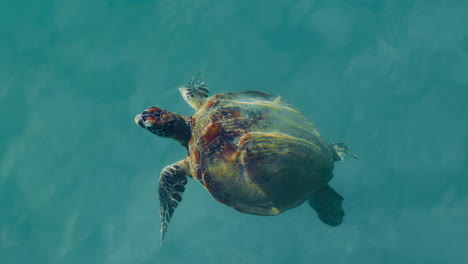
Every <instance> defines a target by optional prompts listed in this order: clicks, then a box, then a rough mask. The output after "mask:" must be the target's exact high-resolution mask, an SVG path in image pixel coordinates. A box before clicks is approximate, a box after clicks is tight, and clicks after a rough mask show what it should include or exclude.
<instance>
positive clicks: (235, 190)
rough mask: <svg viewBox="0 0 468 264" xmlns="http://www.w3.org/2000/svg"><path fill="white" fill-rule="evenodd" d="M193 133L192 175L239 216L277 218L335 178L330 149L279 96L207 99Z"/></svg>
mask: <svg viewBox="0 0 468 264" xmlns="http://www.w3.org/2000/svg"><path fill="white" fill-rule="evenodd" d="M192 133H193V135H192V138H191V140H190V142H189V144H188V147H189V155H190V162H191V164H190V166H191V170H192V177H193V178H195V179H197V180H198V181H199V182H200V183H201V184H203V186H205V188H206V189H207V190H208V191H209V192H210V193H211V194H212V196H213V197H214V198H215V199H216V200H218V201H219V202H221V203H224V204H226V205H228V206H231V207H233V208H235V209H237V210H239V211H241V212H245V213H251V214H257V215H276V214H279V213H281V212H283V211H285V210H287V209H290V208H293V207H296V206H298V205H300V204H301V203H303V202H304V201H305V200H306V199H307V198H309V197H310V196H311V195H312V194H313V193H314V192H316V191H318V190H319V189H321V188H323V187H324V186H326V185H327V183H328V182H329V181H330V179H331V178H332V176H333V173H332V169H333V154H332V150H331V148H330V146H329V145H328V144H326V143H325V142H324V141H323V140H322V138H321V137H320V135H319V133H318V132H317V131H316V129H315V128H314V125H313V124H312V123H310V122H309V121H307V120H306V119H305V118H304V117H303V116H302V115H301V114H300V113H299V112H298V111H297V110H296V109H294V108H293V107H291V106H290V105H288V104H286V103H284V102H283V101H281V99H280V98H279V97H277V96H273V95H269V94H266V93H261V92H255V91H248V92H241V93H223V94H217V95H214V96H212V97H210V98H207V100H206V103H205V104H204V105H203V106H201V107H200V109H199V111H198V112H197V113H196V114H195V115H193V117H192Z"/></svg>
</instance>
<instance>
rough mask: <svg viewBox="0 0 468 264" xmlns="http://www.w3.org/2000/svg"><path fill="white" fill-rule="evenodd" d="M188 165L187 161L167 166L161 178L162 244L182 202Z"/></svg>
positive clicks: (159, 190) (160, 212)
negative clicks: (173, 216)
mask: <svg viewBox="0 0 468 264" xmlns="http://www.w3.org/2000/svg"><path fill="white" fill-rule="evenodd" d="M187 172H188V169H187V164H186V162H185V160H182V161H178V162H176V163H174V164H172V165H169V166H166V167H165V168H164V169H163V170H162V172H161V176H160V178H159V189H158V194H159V215H160V217H161V244H162V242H163V241H164V236H165V235H166V232H167V227H168V226H169V222H170V221H171V218H172V214H173V213H174V211H175V209H176V208H177V206H178V205H179V203H180V202H181V201H182V194H183V193H184V191H185V184H187V177H186V175H187Z"/></svg>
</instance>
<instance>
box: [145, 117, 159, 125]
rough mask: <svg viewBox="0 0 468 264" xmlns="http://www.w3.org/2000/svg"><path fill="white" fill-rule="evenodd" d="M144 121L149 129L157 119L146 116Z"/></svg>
mask: <svg viewBox="0 0 468 264" xmlns="http://www.w3.org/2000/svg"><path fill="white" fill-rule="evenodd" d="M143 120H144V121H143V122H144V124H145V126H147V127H149V126H152V125H153V123H154V121H155V120H156V118H154V117H153V116H144V117H143Z"/></svg>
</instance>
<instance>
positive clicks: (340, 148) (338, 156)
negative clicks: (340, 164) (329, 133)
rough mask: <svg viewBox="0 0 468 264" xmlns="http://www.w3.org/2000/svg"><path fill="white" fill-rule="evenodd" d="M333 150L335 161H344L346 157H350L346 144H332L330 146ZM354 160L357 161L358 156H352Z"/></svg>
mask: <svg viewBox="0 0 468 264" xmlns="http://www.w3.org/2000/svg"><path fill="white" fill-rule="evenodd" d="M330 147H331V149H332V150H333V160H334V161H342V160H344V159H345V157H346V156H348V155H349V148H348V146H346V144H345V143H343V142H339V143H332V144H330ZM352 156H353V158H355V159H357V155H356V154H352Z"/></svg>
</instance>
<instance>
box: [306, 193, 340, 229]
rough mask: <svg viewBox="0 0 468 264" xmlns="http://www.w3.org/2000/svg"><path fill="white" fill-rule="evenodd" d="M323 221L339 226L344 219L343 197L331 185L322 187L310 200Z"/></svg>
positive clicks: (310, 203) (311, 205)
mask: <svg viewBox="0 0 468 264" xmlns="http://www.w3.org/2000/svg"><path fill="white" fill-rule="evenodd" d="M308 202H309V205H310V207H312V208H313V209H314V210H315V211H316V212H317V214H318V217H319V218H320V220H322V222H324V223H325V224H327V225H329V226H338V225H340V224H341V222H342V221H343V217H344V214H345V213H344V210H343V206H342V205H341V203H342V202H343V197H342V196H341V195H339V194H338V193H337V192H336V191H335V190H333V189H332V188H331V187H330V186H328V185H327V186H326V187H324V188H322V189H321V190H320V191H318V192H316V193H315V194H314V195H313V196H312V197H311V198H309V200H308Z"/></svg>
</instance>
